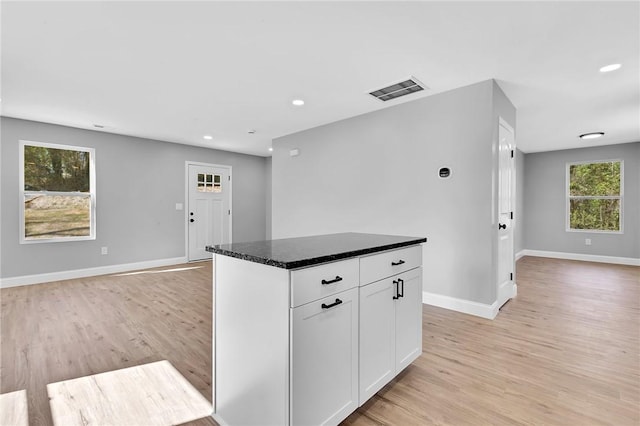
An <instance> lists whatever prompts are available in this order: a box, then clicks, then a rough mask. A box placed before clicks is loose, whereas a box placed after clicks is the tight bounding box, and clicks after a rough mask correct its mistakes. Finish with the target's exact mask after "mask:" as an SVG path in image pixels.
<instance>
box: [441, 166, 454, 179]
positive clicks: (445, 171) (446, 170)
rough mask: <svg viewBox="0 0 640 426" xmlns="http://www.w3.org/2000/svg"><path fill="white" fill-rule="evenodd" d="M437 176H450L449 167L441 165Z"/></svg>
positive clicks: (444, 177) (443, 177)
mask: <svg viewBox="0 0 640 426" xmlns="http://www.w3.org/2000/svg"><path fill="white" fill-rule="evenodd" d="M438 176H440V177H441V178H442V179H446V178H448V177H449V176H451V169H450V168H448V167H441V168H440V170H438Z"/></svg>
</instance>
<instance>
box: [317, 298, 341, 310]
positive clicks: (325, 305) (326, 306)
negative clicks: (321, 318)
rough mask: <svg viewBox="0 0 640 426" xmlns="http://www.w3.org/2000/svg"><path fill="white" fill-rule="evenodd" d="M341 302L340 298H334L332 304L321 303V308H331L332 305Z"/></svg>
mask: <svg viewBox="0 0 640 426" xmlns="http://www.w3.org/2000/svg"><path fill="white" fill-rule="evenodd" d="M341 303H342V300H340V299H336V301H335V302H333V303H332V304H330V305H327V304H324V303H323V304H322V309H329V308H333V307H334V306H338V305H339V304H341Z"/></svg>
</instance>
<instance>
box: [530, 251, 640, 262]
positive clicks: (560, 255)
mask: <svg viewBox="0 0 640 426" xmlns="http://www.w3.org/2000/svg"><path fill="white" fill-rule="evenodd" d="M520 253H522V256H535V257H551V258H553V259H567V260H582V261H585V262H599V263H615V264H617V265H631V266H640V259H636V258H634V257H615V256H600V255H595V254H581V253H565V252H560V251H545V250H522V251H521V252H520Z"/></svg>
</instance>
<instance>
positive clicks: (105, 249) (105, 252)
mask: <svg viewBox="0 0 640 426" xmlns="http://www.w3.org/2000/svg"><path fill="white" fill-rule="evenodd" d="M100 252H101V253H102V254H109V247H102V249H101V250H100Z"/></svg>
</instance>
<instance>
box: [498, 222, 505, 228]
mask: <svg viewBox="0 0 640 426" xmlns="http://www.w3.org/2000/svg"><path fill="white" fill-rule="evenodd" d="M498 229H507V224H506V223H498Z"/></svg>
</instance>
